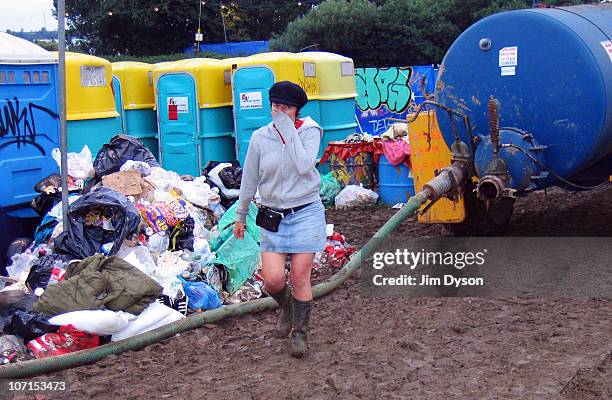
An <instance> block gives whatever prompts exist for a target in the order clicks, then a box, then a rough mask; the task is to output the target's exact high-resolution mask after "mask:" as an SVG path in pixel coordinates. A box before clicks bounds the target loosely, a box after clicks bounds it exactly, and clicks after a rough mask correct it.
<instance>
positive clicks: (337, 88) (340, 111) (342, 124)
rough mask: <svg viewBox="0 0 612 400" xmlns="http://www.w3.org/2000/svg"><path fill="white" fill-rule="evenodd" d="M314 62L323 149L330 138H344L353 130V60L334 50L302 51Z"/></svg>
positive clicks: (355, 92)
mask: <svg viewBox="0 0 612 400" xmlns="http://www.w3.org/2000/svg"><path fill="white" fill-rule="evenodd" d="M304 54H305V55H307V57H309V58H310V59H311V60H313V61H314V62H315V63H316V65H317V73H318V77H319V109H320V112H321V120H320V121H318V122H319V124H320V125H321V127H322V128H323V143H322V146H321V147H323V149H325V148H326V147H327V144H328V143H329V142H333V141H338V140H343V139H345V138H346V137H347V136H349V135H351V134H353V133H355V129H356V127H357V122H356V120H355V98H356V97H357V90H356V87H355V68H354V66H353V60H352V59H350V58H348V57H344V56H341V55H338V54H334V53H326V52H322V51H312V52H307V53H304Z"/></svg>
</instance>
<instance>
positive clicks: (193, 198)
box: [181, 176, 220, 208]
mask: <svg viewBox="0 0 612 400" xmlns="http://www.w3.org/2000/svg"><path fill="white" fill-rule="evenodd" d="M181 191H182V192H183V197H184V198H185V200H187V201H189V202H190V203H193V204H195V205H197V206H199V207H203V208H205V207H208V203H209V201H211V200H212V201H217V200H220V197H219V195H218V194H217V193H215V192H214V191H213V190H212V189H211V188H210V185H209V184H208V183H206V178H205V177H204V176H199V177H197V178H195V179H194V180H193V181H183V182H182V184H181Z"/></svg>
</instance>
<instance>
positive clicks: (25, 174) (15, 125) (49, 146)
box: [0, 32, 59, 269]
mask: <svg viewBox="0 0 612 400" xmlns="http://www.w3.org/2000/svg"><path fill="white" fill-rule="evenodd" d="M56 147H59V116H58V99H57V57H56V56H55V55H54V54H53V53H51V52H48V51H46V50H44V49H43V48H41V47H39V46H36V45H35V44H33V43H30V42H28V41H26V40H23V39H20V38H16V37H14V36H12V35H9V34H6V33H2V32H0V184H1V185H2V188H3V190H2V191H1V192H0V269H2V268H3V267H4V265H5V262H4V261H5V260H4V257H5V255H6V250H7V248H8V245H9V244H10V242H11V241H12V240H14V239H15V238H17V237H32V236H33V232H34V228H35V227H36V225H37V224H38V222H39V217H38V215H37V214H36V213H35V212H34V210H33V209H32V208H31V207H30V206H29V204H30V201H31V200H32V199H33V198H34V197H36V195H37V193H36V192H35V191H34V185H35V184H36V183H37V182H39V181H40V180H42V179H43V178H45V177H47V176H48V175H50V174H52V173H58V172H59V168H58V166H57V164H56V162H55V161H54V160H53V158H52V157H51V151H52V150H53V149H54V148H56Z"/></svg>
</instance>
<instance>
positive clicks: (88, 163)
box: [51, 145, 96, 180]
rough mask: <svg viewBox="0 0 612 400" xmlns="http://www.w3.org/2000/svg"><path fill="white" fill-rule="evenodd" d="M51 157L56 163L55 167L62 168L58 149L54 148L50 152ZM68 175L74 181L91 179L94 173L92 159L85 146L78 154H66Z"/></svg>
mask: <svg viewBox="0 0 612 400" xmlns="http://www.w3.org/2000/svg"><path fill="white" fill-rule="evenodd" d="M51 157H53V159H54V160H55V162H56V163H57V166H58V167H59V168H60V170H61V168H62V165H61V163H62V161H61V152H60V149H58V148H55V149H53V150H52V151H51ZM67 157H68V175H70V176H71V177H73V178H74V179H76V180H79V179H87V178H93V177H94V175H95V174H96V171H95V170H94V167H93V159H92V157H91V151H90V150H89V147H87V145H85V146H83V149H82V150H81V152H80V153H68V154H67Z"/></svg>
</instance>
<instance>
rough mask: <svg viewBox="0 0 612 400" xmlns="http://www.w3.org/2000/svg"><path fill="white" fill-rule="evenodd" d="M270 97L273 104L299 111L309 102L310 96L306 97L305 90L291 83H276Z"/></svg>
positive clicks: (271, 89)
mask: <svg viewBox="0 0 612 400" xmlns="http://www.w3.org/2000/svg"><path fill="white" fill-rule="evenodd" d="M269 95H270V102H271V103H272V102H274V103H279V104H286V105H288V106H294V107H297V108H298V110H299V109H300V108H302V107H304V106H305V105H306V103H307V102H308V96H306V92H305V91H304V89H302V88H301V87H300V86H299V85H296V84H295V83H293V82H289V81H282V82H276V83H275V84H274V85H272V87H271V88H270V92H269Z"/></svg>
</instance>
